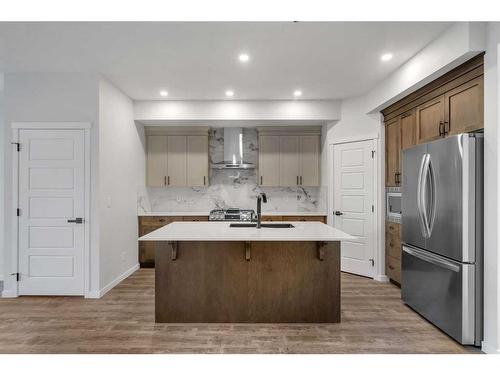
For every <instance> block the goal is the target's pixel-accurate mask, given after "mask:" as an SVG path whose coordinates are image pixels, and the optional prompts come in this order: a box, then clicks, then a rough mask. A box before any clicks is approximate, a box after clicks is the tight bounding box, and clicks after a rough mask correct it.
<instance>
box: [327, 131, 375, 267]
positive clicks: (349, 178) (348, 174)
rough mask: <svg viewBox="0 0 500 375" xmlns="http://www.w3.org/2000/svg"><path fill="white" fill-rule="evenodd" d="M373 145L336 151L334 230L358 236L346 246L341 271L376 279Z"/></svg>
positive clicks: (342, 147) (344, 146)
mask: <svg viewBox="0 0 500 375" xmlns="http://www.w3.org/2000/svg"><path fill="white" fill-rule="evenodd" d="M372 150H373V143H372V141H362V142H352V143H344V144H338V145H335V146H334V147H333V180H334V181H333V195H334V196H333V207H332V208H333V211H334V212H335V213H336V214H334V216H333V217H334V226H335V227H336V228H339V229H341V230H343V231H344V232H346V233H349V234H351V235H353V236H356V240H354V241H345V242H342V250H341V251H342V258H341V269H342V271H345V272H350V273H355V274H358V275H363V276H368V277H373V275H374V270H375V268H374V262H373V256H374V248H375V244H374V241H373V238H374V236H373V222H374V221H373V219H374V213H373V212H372V205H373V204H374V203H373V199H374V197H373V190H374V182H373V173H374V172H373V170H374V159H372Z"/></svg>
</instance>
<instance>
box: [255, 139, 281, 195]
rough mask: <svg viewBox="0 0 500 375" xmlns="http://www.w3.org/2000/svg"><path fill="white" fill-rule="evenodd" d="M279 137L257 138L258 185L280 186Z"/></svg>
mask: <svg viewBox="0 0 500 375" xmlns="http://www.w3.org/2000/svg"><path fill="white" fill-rule="evenodd" d="M279 150H280V137H279V136H274V135H263V136H260V137H259V181H258V182H259V184H260V185H261V186H279V185H280V181H279V178H280V154H279Z"/></svg>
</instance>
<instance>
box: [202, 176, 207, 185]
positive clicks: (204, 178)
mask: <svg viewBox="0 0 500 375" xmlns="http://www.w3.org/2000/svg"><path fill="white" fill-rule="evenodd" d="M206 184H207V183H206V177H205V176H203V186H205V185H206Z"/></svg>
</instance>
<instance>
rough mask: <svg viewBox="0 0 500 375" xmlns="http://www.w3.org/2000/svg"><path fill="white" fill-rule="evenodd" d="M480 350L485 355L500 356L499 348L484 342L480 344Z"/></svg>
mask: <svg viewBox="0 0 500 375" xmlns="http://www.w3.org/2000/svg"><path fill="white" fill-rule="evenodd" d="M481 350H482V351H483V352H484V353H486V354H500V348H495V347H494V346H491V345H490V344H488V343H487V342H486V341H483V342H481Z"/></svg>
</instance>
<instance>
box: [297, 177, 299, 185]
mask: <svg viewBox="0 0 500 375" xmlns="http://www.w3.org/2000/svg"><path fill="white" fill-rule="evenodd" d="M298 184H299V176H297V185H298Z"/></svg>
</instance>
